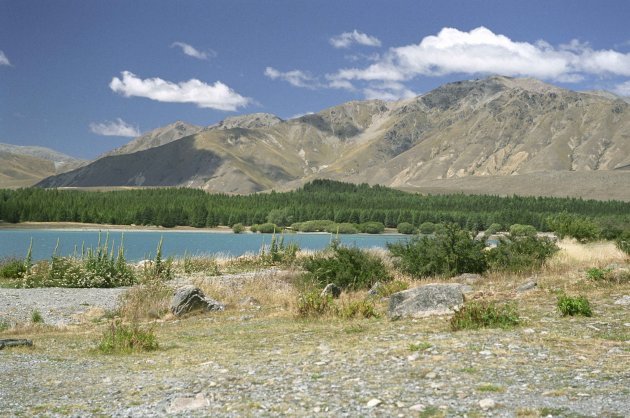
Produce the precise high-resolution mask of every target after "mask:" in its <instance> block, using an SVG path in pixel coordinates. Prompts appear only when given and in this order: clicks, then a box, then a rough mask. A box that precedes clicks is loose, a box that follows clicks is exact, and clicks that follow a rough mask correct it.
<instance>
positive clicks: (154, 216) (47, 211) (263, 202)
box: [0, 180, 630, 231]
mask: <svg viewBox="0 0 630 418" xmlns="http://www.w3.org/2000/svg"><path fill="white" fill-rule="evenodd" d="M560 213H566V214H568V215H570V216H573V217H580V218H585V219H591V220H594V221H595V222H597V224H598V225H600V226H601V227H602V228H603V229H606V228H608V229H612V230H615V231H618V230H625V229H628V228H629V225H630V203H628V202H620V201H596V200H584V199H579V198H552V197H522V196H511V197H500V196H490V195H474V196H470V195H463V194H451V195H420V194H414V193H406V192H402V191H399V190H395V189H391V188H388V187H384V186H378V185H377V186H369V185H367V184H360V185H356V184H350V183H342V182H337V181H332V180H315V181H313V182H311V183H308V184H306V185H304V186H303V187H302V188H300V189H298V190H294V191H290V192H282V193H280V192H274V191H272V192H270V193H258V194H251V195H245V196H240V195H238V196H235V195H228V194H208V193H206V192H204V191H202V190H196V189H186V188H159V189H138V190H118V191H106V192H105V191H104V192H95V191H80V190H57V189H39V188H25V189H18V190H0V220H3V221H5V222H12V223H17V222H25V221H39V222H84V223H103V224H105V223H107V224H116V225H132V224H135V225H161V226H164V227H174V226H178V225H187V226H193V227H213V226H218V225H226V226H232V225H234V224H237V223H241V224H243V225H254V224H262V223H265V222H272V223H275V224H277V225H279V226H290V225H291V224H293V223H296V222H305V221H310V220H330V221H333V222H336V223H352V224H361V223H366V222H380V223H382V224H384V225H385V226H386V227H390V228H395V227H396V226H397V225H398V224H400V223H403V222H406V223H410V224H412V225H414V226H416V227H417V226H419V225H421V224H422V223H425V222H433V223H456V224H458V225H460V226H461V227H462V228H466V229H470V230H483V229H485V228H487V227H488V226H489V225H491V224H493V223H495V224H497V223H498V224H500V225H503V226H506V227H509V226H510V225H512V224H526V225H533V226H534V227H536V228H537V229H538V230H540V231H546V230H549V229H550V225H549V219H550V218H551V217H553V216H557V215H558V214H560Z"/></svg>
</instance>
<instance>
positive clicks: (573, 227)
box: [547, 212, 599, 242]
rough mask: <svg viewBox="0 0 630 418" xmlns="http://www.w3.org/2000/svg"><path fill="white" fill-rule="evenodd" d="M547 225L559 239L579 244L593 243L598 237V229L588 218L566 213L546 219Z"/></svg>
mask: <svg viewBox="0 0 630 418" xmlns="http://www.w3.org/2000/svg"><path fill="white" fill-rule="evenodd" d="M547 224H548V225H549V227H550V228H551V229H552V230H553V231H555V233H556V234H558V236H559V237H560V238H564V237H565V236H568V237H572V238H575V239H577V240H578V241H580V242H588V241H594V240H596V239H597V238H598V236H599V227H598V226H597V224H596V223H595V222H593V221H592V220H591V219H589V218H585V217H582V216H577V215H571V214H569V213H567V212H563V213H560V214H558V215H556V216H553V217H549V218H547Z"/></svg>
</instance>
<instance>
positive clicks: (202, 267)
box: [183, 253, 221, 276]
mask: <svg viewBox="0 0 630 418" xmlns="http://www.w3.org/2000/svg"><path fill="white" fill-rule="evenodd" d="M183 269H184V273H186V274H191V273H205V274H208V275H210V276H218V275H219V274H221V273H220V271H219V264H218V263H217V261H216V260H215V259H214V258H211V257H201V256H191V255H190V254H188V253H185V254H184V260H183Z"/></svg>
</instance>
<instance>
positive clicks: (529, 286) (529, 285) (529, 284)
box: [516, 279, 538, 293]
mask: <svg viewBox="0 0 630 418" xmlns="http://www.w3.org/2000/svg"><path fill="white" fill-rule="evenodd" d="M536 287H538V283H536V281H534V280H531V279H530V280H528V281H526V282H525V283H523V284H522V285H520V286H519V287H517V288H516V291H517V292H518V293H525V292H528V291H530V290H533V289H535V288H536Z"/></svg>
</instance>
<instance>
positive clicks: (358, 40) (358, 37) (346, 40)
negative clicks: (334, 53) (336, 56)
mask: <svg viewBox="0 0 630 418" xmlns="http://www.w3.org/2000/svg"><path fill="white" fill-rule="evenodd" d="M329 42H330V44H331V45H332V46H334V47H335V48H349V47H350V46H351V45H352V44H359V45H365V46H381V41H380V40H379V39H378V38H376V37H374V36H370V35H368V34H366V33H362V32H358V31H357V30H356V29H355V30H354V31H352V32H344V33H342V34H341V35H337V36H333V37H332V38H330V39H329Z"/></svg>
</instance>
